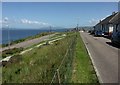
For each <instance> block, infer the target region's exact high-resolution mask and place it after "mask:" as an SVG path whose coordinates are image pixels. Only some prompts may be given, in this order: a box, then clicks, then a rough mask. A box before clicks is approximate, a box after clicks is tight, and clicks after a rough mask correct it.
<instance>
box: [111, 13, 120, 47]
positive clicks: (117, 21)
mask: <svg viewBox="0 0 120 85" xmlns="http://www.w3.org/2000/svg"><path fill="white" fill-rule="evenodd" d="M110 23H112V24H113V34H112V38H111V41H112V42H113V43H119V45H120V12H118V13H117V14H116V15H115V16H114V17H113V18H112V19H111V20H110Z"/></svg>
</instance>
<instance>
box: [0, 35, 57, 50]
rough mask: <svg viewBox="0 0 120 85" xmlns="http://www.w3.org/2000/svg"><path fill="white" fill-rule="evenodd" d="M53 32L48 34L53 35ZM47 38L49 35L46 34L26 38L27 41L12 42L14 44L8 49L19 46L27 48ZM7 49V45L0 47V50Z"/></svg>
mask: <svg viewBox="0 0 120 85" xmlns="http://www.w3.org/2000/svg"><path fill="white" fill-rule="evenodd" d="M54 35H55V34H51V35H50V36H51V37H52V36H54ZM48 38H49V35H46V36H43V37H40V38H35V39H32V40H28V41H24V42H21V43H18V44H14V45H11V46H10V49H12V48H20V47H23V48H27V47H29V46H32V45H34V44H37V43H39V42H41V41H43V40H45V39H48ZM6 49H8V47H4V48H0V52H2V51H4V50H6Z"/></svg>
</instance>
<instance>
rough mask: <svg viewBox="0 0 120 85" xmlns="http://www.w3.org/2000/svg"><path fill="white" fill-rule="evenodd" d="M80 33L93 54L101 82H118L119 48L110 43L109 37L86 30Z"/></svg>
mask: <svg viewBox="0 0 120 85" xmlns="http://www.w3.org/2000/svg"><path fill="white" fill-rule="evenodd" d="M80 35H81V37H82V39H83V41H84V43H85V44H86V46H87V48H88V50H89V52H90V54H91V57H92V60H93V64H94V66H95V68H96V70H97V73H98V76H99V80H100V83H118V48H116V47H113V46H111V45H110V44H108V43H110V42H111V41H110V40H109V39H106V38H103V37H94V36H92V35H89V33H85V32H80Z"/></svg>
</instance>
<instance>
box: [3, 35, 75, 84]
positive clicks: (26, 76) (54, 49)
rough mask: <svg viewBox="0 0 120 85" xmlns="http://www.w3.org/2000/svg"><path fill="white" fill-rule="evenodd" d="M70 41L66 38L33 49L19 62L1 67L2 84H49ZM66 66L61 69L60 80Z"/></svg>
mask: <svg viewBox="0 0 120 85" xmlns="http://www.w3.org/2000/svg"><path fill="white" fill-rule="evenodd" d="M72 40H73V37H72V36H68V37H66V38H64V39H62V40H60V41H56V42H55V43H54V44H52V45H46V46H42V47H39V48H35V49H34V50H32V51H29V52H27V53H25V54H23V55H22V56H21V58H20V59H21V60H20V61H18V62H14V63H8V64H7V65H6V66H5V67H3V80H2V82H3V83H5V82H7V83H50V82H51V80H52V77H53V74H54V73H55V71H56V69H57V68H58V66H59V65H60V63H61V61H62V59H63V57H64V55H65V53H66V51H67V49H68V47H69V45H70V43H71V41H72ZM66 64H67V63H66ZM66 64H65V65H63V66H62V67H61V72H60V73H61V74H62V76H61V80H62V79H63V77H64V76H63V75H65V70H66ZM54 82H57V79H55V81H54ZM63 82H64V81H63Z"/></svg>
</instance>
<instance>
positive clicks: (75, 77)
mask: <svg viewBox="0 0 120 85" xmlns="http://www.w3.org/2000/svg"><path fill="white" fill-rule="evenodd" d="M71 82H72V83H93V85H96V84H97V83H98V78H97V76H96V73H95V70H94V68H93V65H92V62H91V60H90V57H89V55H88V53H87V51H86V48H85V46H84V43H83V41H82V39H81V36H80V34H79V33H78V34H77V44H76V49H75V55H74V60H73V73H72V79H71Z"/></svg>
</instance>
